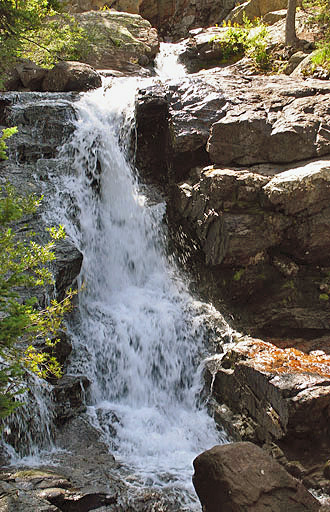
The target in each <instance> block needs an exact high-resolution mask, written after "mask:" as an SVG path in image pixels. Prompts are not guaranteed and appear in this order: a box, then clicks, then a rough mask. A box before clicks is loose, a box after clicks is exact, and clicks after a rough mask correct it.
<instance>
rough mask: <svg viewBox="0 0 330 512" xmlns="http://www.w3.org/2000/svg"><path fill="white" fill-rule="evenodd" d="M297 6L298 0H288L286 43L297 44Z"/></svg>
mask: <svg viewBox="0 0 330 512" xmlns="http://www.w3.org/2000/svg"><path fill="white" fill-rule="evenodd" d="M296 7H297V0H288V10H287V13H286V23H285V44H286V45H291V46H295V44H296V43H297V36H296Z"/></svg>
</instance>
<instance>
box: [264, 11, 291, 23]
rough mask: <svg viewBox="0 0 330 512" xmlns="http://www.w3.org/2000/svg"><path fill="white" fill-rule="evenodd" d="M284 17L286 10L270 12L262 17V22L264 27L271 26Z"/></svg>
mask: <svg viewBox="0 0 330 512" xmlns="http://www.w3.org/2000/svg"><path fill="white" fill-rule="evenodd" d="M285 17H286V9H280V10H279V11H270V12H267V13H266V14H264V15H263V17H262V21H263V23H266V25H273V24H274V23H276V22H277V21H280V20H283V19H285Z"/></svg>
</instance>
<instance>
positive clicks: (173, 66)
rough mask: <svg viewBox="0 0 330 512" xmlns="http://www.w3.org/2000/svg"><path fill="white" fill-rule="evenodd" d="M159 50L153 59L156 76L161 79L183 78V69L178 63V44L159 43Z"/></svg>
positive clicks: (184, 72) (184, 71)
mask: <svg viewBox="0 0 330 512" xmlns="http://www.w3.org/2000/svg"><path fill="white" fill-rule="evenodd" d="M159 50H160V51H159V53H158V55H157V57H156V59H155V64H156V73H157V75H158V76H159V77H160V78H162V79H166V78H181V77H183V76H185V74H186V70H185V67H184V65H183V64H180V62H178V55H179V53H180V43H176V44H174V43H160V49H159Z"/></svg>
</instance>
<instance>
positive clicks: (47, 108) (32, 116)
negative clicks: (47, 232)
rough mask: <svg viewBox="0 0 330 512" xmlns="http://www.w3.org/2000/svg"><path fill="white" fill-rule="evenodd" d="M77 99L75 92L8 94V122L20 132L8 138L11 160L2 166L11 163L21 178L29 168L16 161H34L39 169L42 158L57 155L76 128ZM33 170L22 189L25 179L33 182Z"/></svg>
mask: <svg viewBox="0 0 330 512" xmlns="http://www.w3.org/2000/svg"><path fill="white" fill-rule="evenodd" d="M75 99H77V96H76V95H75V94H71V93H66V94H64V93H62V94H61V93H58V94H57V93H56V94H52V95H50V96H47V95H46V94H41V93H4V94H3V101H5V102H6V105H4V104H3V105H4V108H3V110H2V112H3V116H4V121H5V123H4V124H5V126H17V127H18V133H17V134H16V135H15V136H13V137H11V138H10V139H8V148H9V153H8V154H9V161H6V162H2V163H1V165H2V167H3V168H4V169H6V167H7V166H10V165H11V166H13V168H14V169H13V173H14V175H17V179H19V176H20V175H23V174H24V172H25V173H26V172H27V171H26V170H25V171H24V169H22V168H21V167H22V166H15V163H16V161H18V162H19V163H20V164H22V163H31V162H32V163H33V166H34V167H33V169H35V170H36V169H37V165H36V164H37V161H38V160H40V159H42V158H46V159H49V158H53V157H55V155H56V154H57V149H58V148H59V147H60V146H61V145H62V144H63V143H64V141H66V140H67V139H68V137H69V136H70V135H71V134H72V132H73V130H74V125H73V120H74V117H75V113H74V108H73V105H72V103H73V102H74V101H75ZM47 100H51V101H47ZM54 100H56V101H54ZM0 117H1V115H0ZM11 148H13V153H11ZM4 172H5V171H4ZM29 172H30V175H29V178H28V179H27V180H22V183H21V185H20V188H21V187H22V186H23V187H24V188H26V185H24V182H26V181H27V182H28V183H31V181H33V180H32V177H33V172H32V170H31V169H29ZM14 177H15V176H14Z"/></svg>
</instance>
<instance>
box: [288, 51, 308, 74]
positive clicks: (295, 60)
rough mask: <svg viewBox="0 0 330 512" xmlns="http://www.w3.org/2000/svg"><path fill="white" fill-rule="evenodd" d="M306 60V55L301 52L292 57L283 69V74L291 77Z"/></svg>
mask: <svg viewBox="0 0 330 512" xmlns="http://www.w3.org/2000/svg"><path fill="white" fill-rule="evenodd" d="M305 58H306V53H304V52H302V51H299V52H296V53H294V54H293V55H291V57H290V58H289V60H288V63H287V64H286V66H285V67H284V69H283V73H285V74H286V75H291V73H292V72H293V71H294V70H295V69H296V68H297V66H299V64H300V63H301V62H302V61H303V60H304V59H305Z"/></svg>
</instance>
